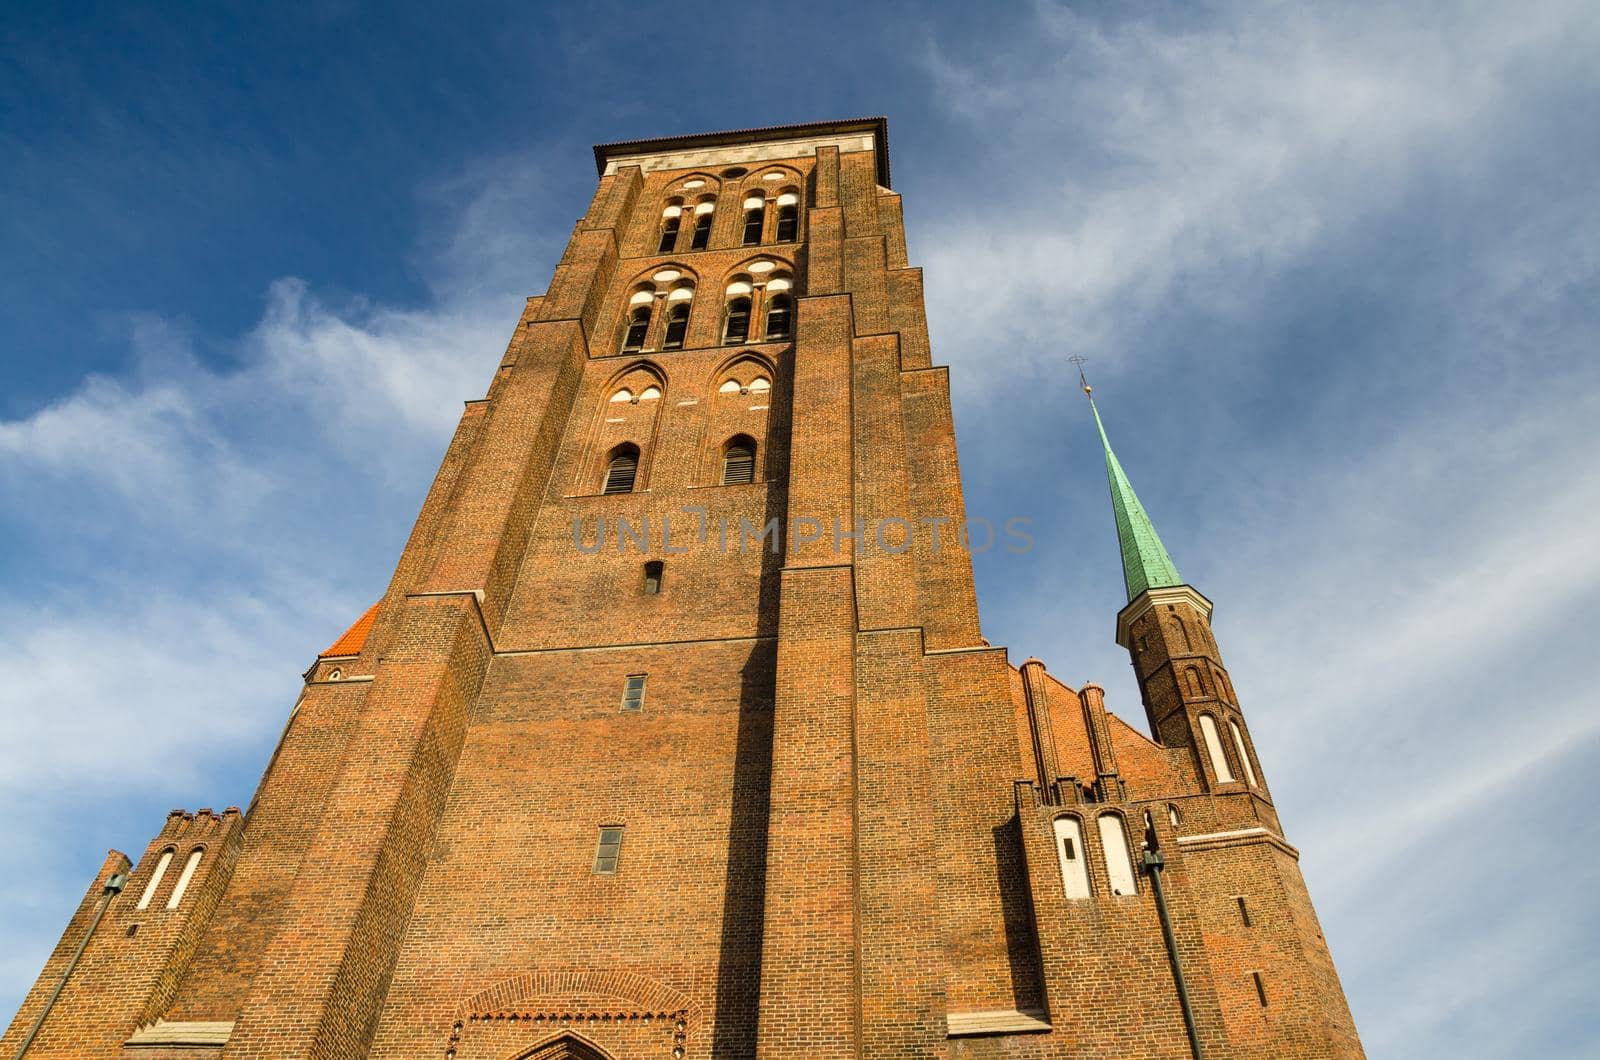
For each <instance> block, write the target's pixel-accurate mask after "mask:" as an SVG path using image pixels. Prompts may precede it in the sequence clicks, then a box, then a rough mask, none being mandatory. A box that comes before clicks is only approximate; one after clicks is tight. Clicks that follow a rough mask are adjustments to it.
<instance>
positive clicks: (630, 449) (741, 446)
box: [600, 434, 756, 494]
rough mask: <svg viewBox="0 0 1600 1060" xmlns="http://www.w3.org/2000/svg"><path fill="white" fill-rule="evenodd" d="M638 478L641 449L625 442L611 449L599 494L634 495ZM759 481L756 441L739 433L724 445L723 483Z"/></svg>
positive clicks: (737, 483)
mask: <svg viewBox="0 0 1600 1060" xmlns="http://www.w3.org/2000/svg"><path fill="white" fill-rule="evenodd" d="M638 477H639V447H638V446H637V445H634V444H633V443H632V442H623V443H622V444H621V445H619V446H617V447H616V448H615V449H613V450H611V452H610V454H609V455H608V456H607V458H606V470H605V475H604V476H603V477H602V478H601V481H600V492H601V493H602V494H611V493H632V492H633V487H634V483H635V482H637V481H638ZM755 480H756V440H755V439H754V438H752V437H750V436H749V435H748V434H736V435H734V436H733V437H732V438H729V439H728V440H727V442H725V443H724V444H723V446H722V475H721V484H722V485H724V486H738V485H742V484H744V483H747V482H754V481H755Z"/></svg>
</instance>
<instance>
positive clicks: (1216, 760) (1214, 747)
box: [1200, 714, 1233, 784]
mask: <svg viewBox="0 0 1600 1060" xmlns="http://www.w3.org/2000/svg"><path fill="white" fill-rule="evenodd" d="M1200 736H1201V738H1202V739H1204V740H1205V743H1206V754H1208V755H1210V756H1211V770H1212V772H1214V773H1216V774H1217V781H1218V783H1221V784H1230V783H1232V782H1233V770H1231V769H1229V768H1228V756H1227V755H1226V754H1224V753H1223V751H1222V737H1221V735H1219V734H1218V732H1217V719H1215V718H1213V717H1212V716H1211V715H1209V714H1202V715H1200Z"/></svg>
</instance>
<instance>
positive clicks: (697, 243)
mask: <svg viewBox="0 0 1600 1060" xmlns="http://www.w3.org/2000/svg"><path fill="white" fill-rule="evenodd" d="M715 209H716V206H715V205H714V204H712V203H709V202H703V203H701V204H700V205H698V206H696V207H695V208H694V235H693V236H691V237H690V239H689V249H690V250H704V249H706V246H707V245H708V244H709V243H710V242H711V218H712V211H714V210H715Z"/></svg>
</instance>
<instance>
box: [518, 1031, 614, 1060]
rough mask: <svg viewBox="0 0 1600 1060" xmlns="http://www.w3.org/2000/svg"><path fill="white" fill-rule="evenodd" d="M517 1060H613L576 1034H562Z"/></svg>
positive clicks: (521, 1054) (537, 1046)
mask: <svg viewBox="0 0 1600 1060" xmlns="http://www.w3.org/2000/svg"><path fill="white" fill-rule="evenodd" d="M516 1060H611V1054H610V1053H607V1052H605V1051H604V1050H603V1049H601V1048H600V1047H599V1046H598V1045H595V1044H594V1043H592V1042H588V1041H585V1040H584V1039H582V1038H580V1037H578V1036H577V1035H576V1034H571V1033H567V1034H561V1035H557V1036H556V1037H554V1038H552V1039H550V1040H549V1041H547V1042H542V1043H540V1044H539V1045H536V1046H534V1047H533V1048H532V1049H530V1050H528V1051H527V1052H525V1053H518V1054H517V1058H516Z"/></svg>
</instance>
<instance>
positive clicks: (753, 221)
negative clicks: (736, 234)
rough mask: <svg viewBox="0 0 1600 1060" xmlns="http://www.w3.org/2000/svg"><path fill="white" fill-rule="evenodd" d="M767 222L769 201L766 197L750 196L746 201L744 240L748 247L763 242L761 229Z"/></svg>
mask: <svg viewBox="0 0 1600 1060" xmlns="http://www.w3.org/2000/svg"><path fill="white" fill-rule="evenodd" d="M766 220H767V199H766V196H764V195H749V196H746V197H745V200H744V239H743V243H744V245H745V246H747V247H753V246H756V245H757V244H759V243H760V242H761V229H762V227H763V225H764V224H765V223H766Z"/></svg>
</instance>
